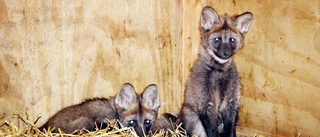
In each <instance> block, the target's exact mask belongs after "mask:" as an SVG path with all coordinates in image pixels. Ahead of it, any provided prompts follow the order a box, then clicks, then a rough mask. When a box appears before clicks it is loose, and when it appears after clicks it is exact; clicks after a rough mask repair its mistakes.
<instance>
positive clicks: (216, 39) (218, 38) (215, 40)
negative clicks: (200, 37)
mask: <svg viewBox="0 0 320 137" xmlns="http://www.w3.org/2000/svg"><path fill="white" fill-rule="evenodd" d="M213 41H214V42H215V43H217V42H220V41H221V37H215V38H213Z"/></svg>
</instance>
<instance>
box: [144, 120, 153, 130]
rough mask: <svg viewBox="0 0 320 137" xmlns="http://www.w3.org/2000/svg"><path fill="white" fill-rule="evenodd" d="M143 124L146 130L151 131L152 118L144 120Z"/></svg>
mask: <svg viewBox="0 0 320 137" xmlns="http://www.w3.org/2000/svg"><path fill="white" fill-rule="evenodd" d="M143 125H144V127H146V130H147V131H149V130H150V128H151V126H152V125H151V120H149V119H146V120H144V123H143Z"/></svg>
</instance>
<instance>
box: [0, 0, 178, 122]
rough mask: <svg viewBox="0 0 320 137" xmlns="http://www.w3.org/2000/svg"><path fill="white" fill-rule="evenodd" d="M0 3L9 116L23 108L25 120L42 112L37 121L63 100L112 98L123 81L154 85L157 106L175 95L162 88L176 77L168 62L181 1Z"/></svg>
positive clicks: (167, 87)
mask: <svg viewBox="0 0 320 137" xmlns="http://www.w3.org/2000/svg"><path fill="white" fill-rule="evenodd" d="M1 6H2V7H1V11H2V12H1V21H2V22H1V54H0V55H1V76H2V75H3V77H2V78H1V87H3V88H1V96H0V98H1V104H6V105H1V110H2V111H3V113H5V114H6V115H7V116H9V117H10V116H12V114H13V113H15V112H19V113H24V111H25V108H28V109H29V111H28V112H29V116H30V118H31V119H34V118H35V117H36V116H38V115H42V118H41V119H40V121H39V125H40V124H42V123H43V122H45V120H46V119H47V118H48V117H49V116H52V115H53V114H54V113H56V112H57V111H58V110H60V109H62V108H63V107H66V106H68V105H71V104H75V103H79V102H81V101H84V100H85V99H87V98H92V97H109V96H113V95H115V94H116V93H117V92H118V90H119V88H120V86H121V85H122V84H123V83H126V82H129V83H131V84H132V85H133V86H134V87H136V90H137V92H139V93H141V92H142V90H143V89H144V87H146V86H147V85H149V84H153V83H154V84H157V85H158V86H159V89H160V90H161V97H162V98H161V101H162V107H161V112H164V111H169V103H168V102H169V101H172V100H174V99H173V98H175V97H174V96H173V95H170V96H167V97H165V94H166V93H165V92H164V91H167V92H169V93H170V94H173V93H175V92H176V91H175V92H174V90H175V89H174V87H176V86H174V85H173V84H175V83H177V82H178V83H179V81H177V80H174V79H176V77H177V74H178V72H177V70H176V69H174V68H177V66H176V65H177V62H178V61H176V60H173V58H176V59H178V58H179V51H178V48H177V46H174V45H179V44H178V42H179V37H180V31H179V29H180V28H181V25H179V24H178V23H176V22H177V21H179V20H177V16H178V13H179V12H178V11H179V9H180V8H179V3H176V2H175V1H172V2H159V1H124V0H123V1H118V0H117V1H94V2H93V1H92V2H89V1H30V2H24V1H1ZM173 53H174V54H173ZM177 85H178V84H177ZM180 85H181V84H180ZM177 101H178V102H181V100H179V99H177ZM178 102H175V103H176V104H179V103H178ZM172 108H174V109H176V110H178V106H177V107H171V109H172ZM3 113H1V116H2V117H1V118H3V117H4V116H3Z"/></svg>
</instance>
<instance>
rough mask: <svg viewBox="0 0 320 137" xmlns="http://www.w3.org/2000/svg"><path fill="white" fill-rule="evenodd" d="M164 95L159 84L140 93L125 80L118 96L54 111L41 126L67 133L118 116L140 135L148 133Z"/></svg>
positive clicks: (90, 126)
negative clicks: (160, 93)
mask: <svg viewBox="0 0 320 137" xmlns="http://www.w3.org/2000/svg"><path fill="white" fill-rule="evenodd" d="M159 107H160V97H159V93H158V88H157V86H156V85H154V84H152V85H149V86H148V87H146V89H145V90H144V91H143V93H142V94H141V95H137V94H136V92H135V90H134V88H133V87H132V86H131V85H130V84H124V85H123V86H122V87H121V89H120V91H119V93H118V94H117V95H116V96H115V97H111V98H109V99H105V98H95V99H91V100H87V101H85V102H83V103H81V104H78V105H72V106H69V107H66V108H64V109H62V110H60V111H59V112H57V113H56V114H55V115H53V116H52V117H51V118H50V119H49V120H48V121H47V122H46V123H45V124H44V125H43V126H41V127H40V129H41V130H42V129H44V128H45V129H48V127H55V130H54V131H53V132H58V131H57V128H60V129H61V130H62V131H63V132H65V133H72V132H74V131H75V130H81V129H87V130H89V131H92V130H95V128H96V126H95V124H94V123H96V124H97V126H98V128H105V127H106V126H107V124H108V121H107V120H106V119H108V120H116V119H117V120H118V121H119V123H120V125H121V126H123V127H130V126H131V127H133V128H134V129H135V131H136V132H137V134H138V135H139V136H143V135H144V133H145V134H148V132H149V131H150V129H151V128H152V126H153V123H154V122H155V120H156V118H157V115H158V109H159Z"/></svg>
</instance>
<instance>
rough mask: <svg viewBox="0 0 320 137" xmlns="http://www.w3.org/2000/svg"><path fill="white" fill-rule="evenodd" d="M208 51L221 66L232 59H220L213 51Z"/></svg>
mask: <svg viewBox="0 0 320 137" xmlns="http://www.w3.org/2000/svg"><path fill="white" fill-rule="evenodd" d="M207 51H208V53H209V54H210V55H211V56H212V57H213V58H214V60H216V61H218V62H219V63H221V64H224V63H227V62H228V61H229V60H230V58H228V59H222V58H219V57H218V56H217V55H216V54H214V53H213V51H212V50H209V49H207Z"/></svg>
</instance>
